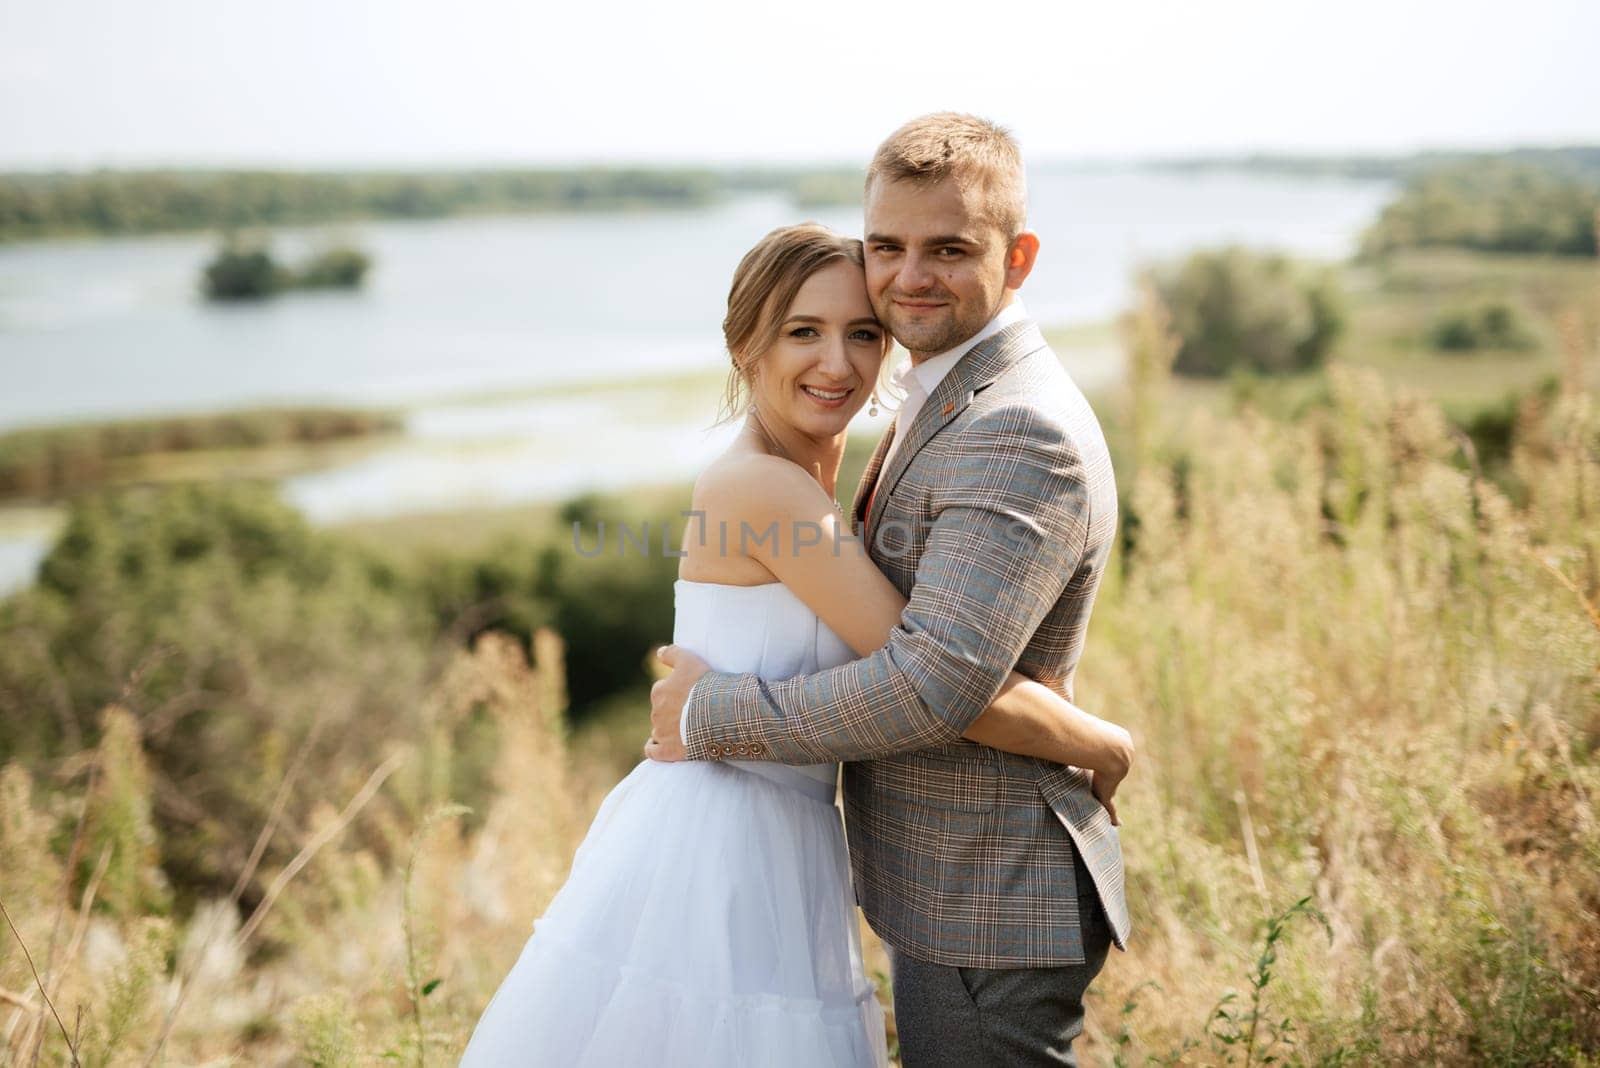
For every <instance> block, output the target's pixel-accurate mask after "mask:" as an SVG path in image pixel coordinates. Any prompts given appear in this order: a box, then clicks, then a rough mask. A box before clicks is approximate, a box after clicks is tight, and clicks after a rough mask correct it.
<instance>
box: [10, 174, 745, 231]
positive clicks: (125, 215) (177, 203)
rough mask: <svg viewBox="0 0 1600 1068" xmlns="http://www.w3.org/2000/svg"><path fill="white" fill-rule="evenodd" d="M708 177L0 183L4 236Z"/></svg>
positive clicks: (577, 201) (670, 202)
mask: <svg viewBox="0 0 1600 1068" xmlns="http://www.w3.org/2000/svg"><path fill="white" fill-rule="evenodd" d="M721 185H722V183H721V182H719V180H718V177H717V176H716V175H715V174H713V173H712V172H710V171H706V170H688V169H684V170H626V169H617V170H607V169H599V168H594V169H586V170H523V171H472V172H463V173H456V174H446V173H431V174H430V173H413V174H402V173H365V174H362V173H352V174H331V173H329V174H316V173H292V172H284V171H97V172H94V173H91V174H64V173H58V174H8V175H4V176H0V240H7V239H9V240H16V239H19V238H29V237H44V236H50V235H56V234H70V233H84V234H133V233H150V232H155V231H166V230H199V229H207V228H210V227H223V228H244V227H261V226H279V225H294V224H302V223H322V222H330V221H334V220H340V219H357V218H429V217H437V216H443V215H457V214H470V213H477V212H500V211H504V212H524V211H525V212H540V211H586V210H595V209H617V208H629V207H689V206H694V205H699V204H704V203H707V202H708V201H710V200H711V199H713V198H714V197H715V196H716V195H717V194H718V192H719V191H720V188H721Z"/></svg>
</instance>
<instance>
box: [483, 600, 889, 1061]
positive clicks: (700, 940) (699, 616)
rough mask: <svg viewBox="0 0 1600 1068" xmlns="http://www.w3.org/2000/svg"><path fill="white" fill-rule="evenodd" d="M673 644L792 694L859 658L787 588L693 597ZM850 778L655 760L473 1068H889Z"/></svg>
mask: <svg viewBox="0 0 1600 1068" xmlns="http://www.w3.org/2000/svg"><path fill="white" fill-rule="evenodd" d="M674 594H675V598H676V606H677V614H676V619H675V622H674V627H673V639H672V640H673V643H674V644H676V645H679V646H681V647H683V648H685V649H688V650H690V651H691V652H694V653H696V654H698V655H699V656H700V657H701V658H703V659H704V660H706V661H707V662H708V663H710V665H711V667H712V668H713V669H714V670H717V671H738V672H745V671H750V672H755V673H756V674H758V675H760V676H762V677H763V678H768V679H782V678H788V677H790V676H793V675H798V674H806V673H810V672H814V671H818V670H820V669H823V668H828V667H832V666H834V665H836V664H841V663H844V662H846V661H848V660H852V659H854V658H855V654H854V653H853V652H852V651H851V650H850V649H849V647H848V646H846V645H845V644H844V643H843V642H842V641H840V640H839V638H838V636H837V635H835V634H834V633H833V631H831V630H829V629H828V627H827V625H826V624H825V623H823V622H822V621H821V620H820V619H818V618H817V616H816V614H815V613H813V612H812V611H811V610H810V609H809V608H807V607H806V606H805V604H804V603H803V602H802V601H801V600H800V599H799V598H798V597H796V596H795V595H794V594H793V593H791V592H790V591H789V589H788V588H787V587H786V586H783V585H781V584H779V583H768V584H765V585H761V586H728V585H722V584H718V583H706V582H690V581H687V580H683V579H680V580H678V582H677V583H676V584H675V586H674ZM837 773H838V766H837V765H835V764H825V765H818V766H812V767H790V766H787V765H783V764H774V763H768V762H760V761H751V762H740V761H720V762H716V763H712V762H706V761H691V762H685V763H679V764H661V763H656V762H654V761H650V760H646V761H644V762H642V763H641V764H639V766H638V767H636V768H635V769H634V770H633V771H632V772H631V773H630V774H629V775H628V776H627V778H625V779H623V780H622V782H620V783H618V784H617V786H616V788H615V789H613V790H612V791H611V793H610V794H609V795H607V797H606V799H605V801H604V802H603V803H602V804H601V806H600V811H599V812H598V813H597V814H596V815H595V818H594V823H593V825H592V826H591V827H590V828H589V833H588V835H587V836H586V837H585V838H584V840H583V844H582V845H580V846H579V847H578V851H577V854H576V855H575V856H574V858H573V862H572V872H571V874H570V875H569V876H568V877H567V881H566V883H565V884H564V885H563V886H562V888H561V890H560V891H559V892H558V893H557V894H556V896H555V899H554V900H553V901H552V902H551V903H550V907H549V908H548V909H546V910H545V913H544V915H543V916H541V917H540V918H539V919H538V920H537V921H535V923H534V932H533V934H532V935H531V936H530V937H529V939H528V941H527V944H526V945H525V946H524V947H523V950H522V954H521V956H520V957H518V959H517V962H516V963H515V964H514V965H513V966H512V968H511V972H510V974H508V975H507V976H506V978H505V981H504V982H503V983H502V984H501V985H500V988H499V990H498V991H496V992H495V995H494V998H493V1000H491V1001H490V1002H489V1006H488V1008H487V1009H485V1010H484V1014H483V1016H482V1018H481V1019H479V1021H478V1025H477V1028H476V1030H475V1031H474V1032H473V1035H472V1040H471V1042H470V1043H468V1045H467V1050H466V1053H465V1054H464V1055H463V1059H462V1061H461V1063H462V1065H464V1066H467V1068H509V1066H513V1065H516V1066H522V1065H527V1066H535V1065H537V1066H541V1068H557V1066H559V1068H578V1066H585V1068H601V1066H604V1068H612V1066H619V1065H654V1066H663V1068H718V1066H727V1068H733V1066H739V1068H745V1066H750V1065H762V1066H765V1068H789V1066H792V1068H826V1066H838V1068H868V1066H884V1065H887V1063H888V1055H887V1051H886V1049H885V1042H884V1022H883V1013H882V1010H881V1009H880V1007H879V1005H878V1001H877V998H876V996H875V988H874V986H873V984H872V983H871V982H870V981H869V980H868V979H867V978H866V975H865V972H864V970H863V968H862V962H861V945H860V938H859V934H858V930H857V926H856V911H855V899H854V895H853V894H852V892H851V889H850V867H849V860H848V857H847V855H846V852H845V843H844V830H843V827H842V825H841V821H840V816H839V810H838V809H837V808H836V807H834V803H833V802H834V782H835V778H836V776H837Z"/></svg>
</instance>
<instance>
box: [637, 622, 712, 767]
mask: <svg viewBox="0 0 1600 1068" xmlns="http://www.w3.org/2000/svg"><path fill="white" fill-rule="evenodd" d="M656 659H657V660H658V661H660V662H661V663H662V664H664V665H666V666H667V667H668V668H671V669H672V670H671V672H670V673H669V674H667V675H666V677H664V678H660V679H657V680H656V682H655V684H654V685H653V686H651V687H650V740H649V741H647V742H645V743H644V755H645V756H647V757H649V758H650V759H651V760H682V759H684V758H685V757H686V756H688V753H687V752H685V751H684V747H683V727H682V722H683V709H684V706H685V705H687V704H688V703H689V691H690V690H692V689H694V684H695V683H696V682H699V681H700V676H702V675H704V674H705V673H706V672H708V671H710V670H711V665H710V664H708V663H706V662H705V661H704V660H701V659H700V658H699V657H698V656H695V655H694V654H693V653H691V652H689V650H687V649H681V648H679V647H678V646H676V645H663V646H662V647H661V648H660V649H658V650H657V651H656Z"/></svg>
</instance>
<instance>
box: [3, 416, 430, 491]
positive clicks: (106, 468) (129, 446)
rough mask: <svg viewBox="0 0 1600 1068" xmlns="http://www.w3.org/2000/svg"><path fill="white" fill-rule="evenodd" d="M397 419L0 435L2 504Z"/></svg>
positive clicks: (54, 429)
mask: <svg viewBox="0 0 1600 1068" xmlns="http://www.w3.org/2000/svg"><path fill="white" fill-rule="evenodd" d="M404 425H405V422H404V419H403V418H402V416H401V415H400V413H398V412H392V411H388V410H383V409H372V410H362V409H345V408H257V409H246V410H242V411H237V412H224V413H221V414H217V415H178V416H169V417H162V418H151V419H119V420H112V421H108V422H99V423H77V424H68V425H65V426H47V427H28V428H24V429H21V430H11V431H7V432H4V433H0V500H4V499H7V498H19V497H20V498H32V499H37V500H50V499H55V498H59V497H63V496H68V495H71V494H74V493H76V492H78V491H80V490H83V489H87V488H89V487H94V486H100V485H102V484H104V483H107V482H111V481H114V480H115V479H116V477H117V475H118V473H119V471H121V470H122V469H123V468H124V467H125V466H126V465H127V464H129V463H131V462H133V461H136V460H137V459H139V458H140V457H145V456H149V455H151V454H154V453H177V452H194V451H197V450H203V449H253V448H261V447H264V446H268V445H286V444H311V443H316V442H326V441H334V440H338V439H341V438H358V437H366V436H368V435H373V434H386V433H387V434H392V433H398V432H400V431H401V430H402V429H404Z"/></svg>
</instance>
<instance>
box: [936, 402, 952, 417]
mask: <svg viewBox="0 0 1600 1068" xmlns="http://www.w3.org/2000/svg"><path fill="white" fill-rule="evenodd" d="M955 410H956V402H955V401H951V402H950V403H949V404H946V405H945V406H944V411H942V412H940V413H939V414H940V415H949V414H950V413H951V412H953V411H955Z"/></svg>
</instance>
